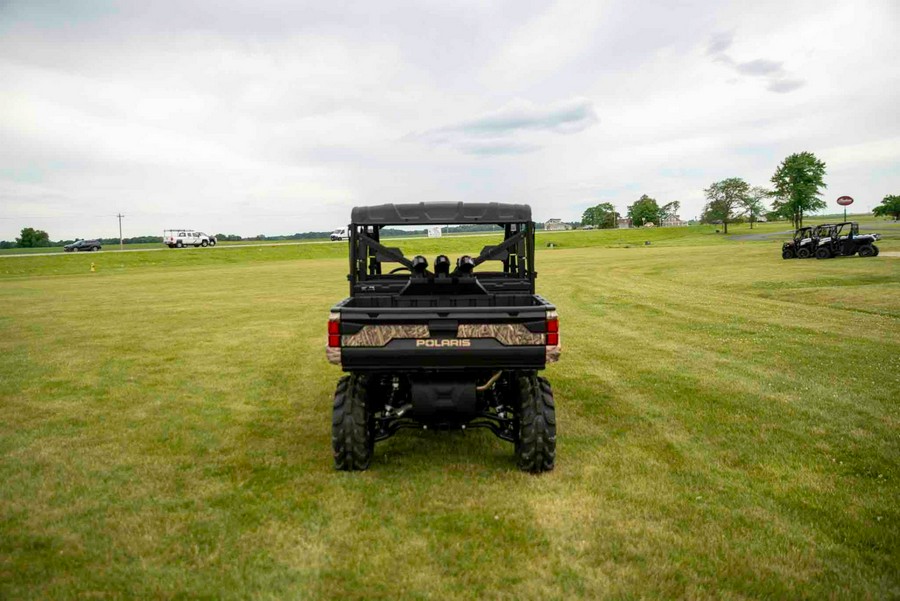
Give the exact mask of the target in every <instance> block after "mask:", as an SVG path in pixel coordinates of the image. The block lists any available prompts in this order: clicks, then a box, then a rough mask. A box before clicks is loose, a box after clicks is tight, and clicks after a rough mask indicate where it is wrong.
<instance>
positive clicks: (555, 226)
mask: <svg viewBox="0 0 900 601" xmlns="http://www.w3.org/2000/svg"><path fill="white" fill-rule="evenodd" d="M570 229H572V226H571V225H569V224H568V223H563V220H562V219H548V220H547V222H546V223H545V224H544V230H546V231H548V232H553V231H560V230H570Z"/></svg>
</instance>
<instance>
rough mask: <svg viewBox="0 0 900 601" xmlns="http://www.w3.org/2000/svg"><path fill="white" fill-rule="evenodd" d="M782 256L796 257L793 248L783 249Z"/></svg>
mask: <svg viewBox="0 0 900 601" xmlns="http://www.w3.org/2000/svg"><path fill="white" fill-rule="evenodd" d="M781 258H782V259H793V258H794V251H792V250H783V251H781Z"/></svg>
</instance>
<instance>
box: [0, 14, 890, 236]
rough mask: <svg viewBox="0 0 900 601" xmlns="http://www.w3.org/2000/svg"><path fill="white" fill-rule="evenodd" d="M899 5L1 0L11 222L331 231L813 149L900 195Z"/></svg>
mask: <svg viewBox="0 0 900 601" xmlns="http://www.w3.org/2000/svg"><path fill="white" fill-rule="evenodd" d="M898 26H900V2H897V1H896V0H884V1H876V0H872V1H867V0H860V1H857V2H847V1H840V2H829V1H822V0H815V1H809V2H807V1H798V2H793V1H789V0H788V1H785V0H779V1H770V0H758V1H755V2H749V3H748V2H733V3H727V2H719V1H712V0H710V1H692V0H685V1H681V2H671V1H668V0H665V1H659V2H629V1H619V0H616V1H609V2H605V1H603V2H588V1H585V0H582V1H575V2H570V1H559V2H542V1H531V0H515V1H494V2H483V1H477V2H476V1H458V2H448V1H447V0H441V1H429V0H416V1H408V2H403V1H384V2H377V1H371V2H342V1H336V0H332V1H330V2H302V1H297V0H284V1H272V2H267V1H260V0H253V1H249V0H247V1H243V0H242V1H236V2H213V1H209V2H206V1H197V0H182V1H179V2H173V3H166V2H133V3H112V2H100V1H95V0H81V1H78V2H75V1H72V2H49V1H47V0H29V1H26V2H15V1H13V2H9V1H5V0H0V238H2V239H11V238H12V237H14V236H15V235H16V234H17V233H18V231H19V230H20V229H21V228H22V227H23V226H34V227H40V228H42V229H45V230H47V231H48V232H49V233H50V235H51V237H52V238H54V239H59V238H71V237H75V236H84V237H94V236H104V237H106V236H110V237H111V236H114V235H116V234H117V221H116V219H115V217H114V215H115V214H116V213H117V212H120V211H121V212H122V213H125V215H126V218H125V220H124V224H125V234H126V236H128V235H141V234H159V233H160V230H162V229H163V228H166V227H192V228H196V229H202V230H206V231H209V232H228V233H238V234H242V235H254V234H259V233H265V234H281V233H293V232H302V231H309V230H330V229H333V228H334V227H337V226H339V225H342V224H344V223H346V222H347V220H348V217H349V210H350V208H351V207H352V206H354V205H357V204H368V203H382V202H417V201H421V200H439V201H501V202H503V201H506V202H528V203H530V204H531V205H532V207H533V208H534V211H535V217H536V218H537V219H539V220H544V219H547V218H550V217H561V218H564V219H567V220H570V219H571V220H574V219H577V218H579V216H580V215H581V212H582V211H583V210H584V208H585V207H587V206H590V205H594V204H596V203H598V202H612V203H613V204H615V205H616V207H617V208H618V209H619V210H620V211H624V210H625V207H626V206H627V205H628V204H631V203H632V202H634V200H636V199H637V198H639V197H640V195H641V194H649V195H651V196H653V197H655V198H657V199H659V200H660V201H662V202H668V201H672V200H680V201H681V203H682V211H681V213H682V216H683V217H685V218H690V217H694V216H696V215H698V214H699V213H700V210H701V208H702V205H703V188H704V187H707V186H708V185H709V184H710V183H712V182H714V181H716V180H719V179H723V178H726V177H733V176H738V177H743V178H744V179H746V180H748V181H749V182H750V183H752V184H754V185H766V184H768V180H769V178H770V177H771V175H772V173H773V172H774V170H775V168H776V167H777V165H778V163H779V162H780V161H781V160H782V159H783V158H784V157H785V156H787V155H788V154H791V153H793V152H800V151H804V150H809V151H812V152H814V153H816V154H817V155H818V156H819V157H820V158H821V159H823V160H824V161H825V162H826V163H827V165H828V176H827V180H826V181H827V183H828V191H827V193H826V199H827V200H828V201H829V206H830V207H831V208H833V209H835V210H836V209H837V205H836V204H834V202H833V201H834V199H835V198H837V196H840V195H843V194H849V195H852V196H854V197H855V198H856V199H857V204H856V205H854V208H862V209H869V208H871V207H873V206H874V205H875V204H877V203H878V202H880V200H881V198H882V197H883V196H884V195H885V194H889V193H893V194H898V193H900V112H898V107H900V68H898V56H900V37H898V36H897V31H898Z"/></svg>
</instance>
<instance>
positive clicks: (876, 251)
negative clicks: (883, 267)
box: [872, 244, 880, 257]
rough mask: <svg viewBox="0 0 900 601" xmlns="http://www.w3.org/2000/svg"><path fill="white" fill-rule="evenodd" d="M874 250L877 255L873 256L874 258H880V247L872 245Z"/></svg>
mask: <svg viewBox="0 0 900 601" xmlns="http://www.w3.org/2000/svg"><path fill="white" fill-rule="evenodd" d="M872 250H873V251H875V254H873V255H872V256H873V257H877V256H878V253H879V252H880V251H879V250H878V247H877V246H875V245H874V244H873V245H872Z"/></svg>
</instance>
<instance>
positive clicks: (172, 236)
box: [163, 229, 216, 248]
mask: <svg viewBox="0 0 900 601" xmlns="http://www.w3.org/2000/svg"><path fill="white" fill-rule="evenodd" d="M163 244H165V245H166V246H168V247H169V248H183V247H185V246H193V247H195V248H199V247H201V246H203V247H206V246H215V245H216V237H215V236H208V235H206V234H204V233H203V232H198V231H196V230H184V229H182V230H163Z"/></svg>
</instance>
